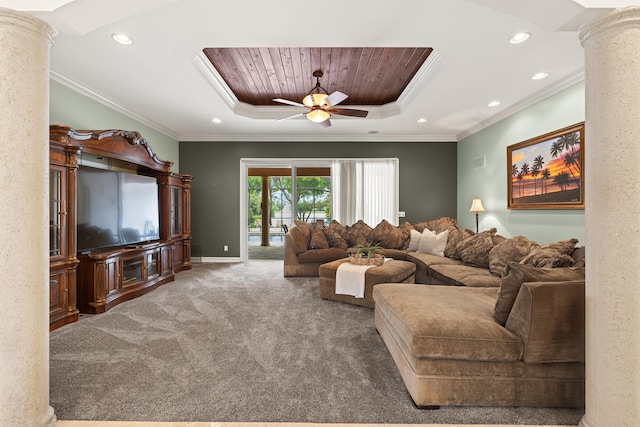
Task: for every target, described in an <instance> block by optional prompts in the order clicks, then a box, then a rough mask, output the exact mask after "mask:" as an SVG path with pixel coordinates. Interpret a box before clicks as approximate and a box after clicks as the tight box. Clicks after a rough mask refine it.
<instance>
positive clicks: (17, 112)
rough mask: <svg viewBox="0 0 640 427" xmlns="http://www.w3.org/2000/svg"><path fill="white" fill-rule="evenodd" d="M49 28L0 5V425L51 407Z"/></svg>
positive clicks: (28, 419)
mask: <svg viewBox="0 0 640 427" xmlns="http://www.w3.org/2000/svg"><path fill="white" fill-rule="evenodd" d="M55 36H56V33H55V31H54V30H53V29H52V28H51V27H49V26H48V25H47V24H45V23H44V22H42V21H40V20H38V19H36V18H33V17H31V16H29V15H26V14H23V13H19V12H15V11H13V10H9V9H4V8H0V105H1V106H2V114H0V164H1V165H2V166H1V167H0V182H1V183H2V185H0V233H1V234H0V235H1V236H2V245H0V425H1V426H12V427H41V426H53V425H54V424H55V421H56V418H55V415H54V413H53V409H52V408H51V407H50V406H49V240H48V224H49V173H48V171H49V160H48V159H49V151H48V150H49V55H50V49H51V45H52V44H53V41H54V39H55Z"/></svg>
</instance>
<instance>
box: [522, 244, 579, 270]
mask: <svg viewBox="0 0 640 427" xmlns="http://www.w3.org/2000/svg"><path fill="white" fill-rule="evenodd" d="M576 243H578V239H569V240H561V241H559V242H554V243H547V244H546V245H542V246H540V247H539V248H537V249H536V250H534V251H532V252H531V253H529V254H528V255H527V256H526V257H524V258H523V259H522V260H521V261H520V264H526V265H532V266H534V267H570V266H572V265H573V262H574V260H573V258H571V256H570V254H571V253H572V252H573V250H574V249H575V247H576Z"/></svg>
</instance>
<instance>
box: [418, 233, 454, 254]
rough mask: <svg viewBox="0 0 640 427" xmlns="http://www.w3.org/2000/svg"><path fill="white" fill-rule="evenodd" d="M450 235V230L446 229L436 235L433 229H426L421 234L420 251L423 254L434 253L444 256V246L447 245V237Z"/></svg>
mask: <svg viewBox="0 0 640 427" xmlns="http://www.w3.org/2000/svg"><path fill="white" fill-rule="evenodd" d="M448 237H449V230H445V231H443V232H442V233H440V234H438V235H436V233H434V232H433V231H431V230H428V229H426V228H425V229H424V231H423V232H422V236H420V243H419V244H418V252H422V253H423V254H432V255H437V256H442V257H443V256H444V248H445V246H447V238H448Z"/></svg>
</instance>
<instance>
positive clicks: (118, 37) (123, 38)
mask: <svg viewBox="0 0 640 427" xmlns="http://www.w3.org/2000/svg"><path fill="white" fill-rule="evenodd" d="M111 38H112V39H114V40H115V41H117V42H118V43H120V44H132V43H133V40H132V39H131V38H130V37H129V36H127V35H125V34H112V35H111Z"/></svg>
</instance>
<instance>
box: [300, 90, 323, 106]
mask: <svg viewBox="0 0 640 427" xmlns="http://www.w3.org/2000/svg"><path fill="white" fill-rule="evenodd" d="M327 96H328V95H327V94H326V93H310V94H309V95H307V96H305V97H304V98H303V99H302V103H303V104H304V105H306V106H307V107H309V108H311V107H313V106H316V105H318V106H322V105H323V104H324V103H325V102H324V100H325V99H327Z"/></svg>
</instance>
